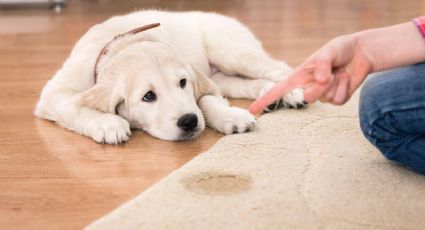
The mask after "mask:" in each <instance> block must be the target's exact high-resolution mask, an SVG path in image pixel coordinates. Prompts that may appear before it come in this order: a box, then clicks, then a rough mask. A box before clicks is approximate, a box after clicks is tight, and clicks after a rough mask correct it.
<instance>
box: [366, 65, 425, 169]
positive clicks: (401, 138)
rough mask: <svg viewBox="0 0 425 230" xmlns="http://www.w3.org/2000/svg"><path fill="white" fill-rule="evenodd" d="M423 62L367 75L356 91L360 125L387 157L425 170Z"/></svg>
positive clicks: (424, 75)
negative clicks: (358, 98) (358, 102)
mask: <svg viewBox="0 0 425 230" xmlns="http://www.w3.org/2000/svg"><path fill="white" fill-rule="evenodd" d="M424 87H425V64H418V65H413V66H409V67H403V68H399V69H395V70H391V71H387V72H382V73H378V74H374V75H372V76H369V77H368V79H367V80H366V82H365V83H364V84H363V86H362V89H361V93H360V104H359V118H360V127H361V130H362V132H363V134H364V135H365V137H366V138H367V139H368V140H369V141H370V142H371V143H372V144H373V145H374V146H376V147H377V148H378V149H379V150H380V151H381V153H382V154H383V155H384V156H385V157H386V158H388V159H389V160H392V161H396V162H398V163H401V164H403V165H405V166H408V167H409V168H412V169H414V170H415V171H419V172H421V173H425V152H424V149H425V93H423V88H424Z"/></svg>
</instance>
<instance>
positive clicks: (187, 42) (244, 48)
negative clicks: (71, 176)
mask: <svg viewBox="0 0 425 230" xmlns="http://www.w3.org/2000/svg"><path fill="white" fill-rule="evenodd" d="M155 22H159V23H161V25H160V26H159V27H157V28H153V29H150V30H147V31H144V32H141V33H138V34H135V35H128V36H126V37H124V38H122V39H120V41H116V42H115V43H114V44H112V45H111V46H112V47H111V50H110V51H109V52H108V54H107V55H105V56H104V57H103V59H102V60H101V62H100V63H99V68H98V70H99V76H98V78H97V83H95V82H94V76H93V71H94V65H95V61H96V58H97V56H98V55H99V52H100V51H101V49H102V48H103V47H104V46H105V44H107V43H108V42H109V41H111V40H112V39H113V37H114V36H116V35H117V34H121V33H124V32H126V31H130V30H132V29H134V28H137V27H141V26H144V25H147V24H151V23H155ZM290 72H291V68H290V67H288V66H287V65H286V64H285V63H283V62H279V61H276V60H273V59H272V58H270V57H269V56H268V55H267V53H266V52H265V51H264V50H263V48H262V46H261V43H260V42H259V41H258V40H257V39H256V38H255V36H254V35H253V34H252V33H251V32H250V31H249V30H248V29H247V28H245V27H244V26H243V25H242V24H241V23H239V22H238V21H236V20H234V19H232V18H229V17H226V16H222V15H218V14H214V13H201V12H186V13H171V12H163V11H141V12H136V13H132V14H128V15H124V16H117V17H113V18H111V19H109V20H107V21H105V22H104V23H102V24H99V25H96V26H93V27H92V28H91V29H90V30H89V31H88V32H87V33H86V34H85V35H84V36H83V37H82V38H81V39H80V40H79V41H78V43H77V44H76V45H75V47H74V49H73V51H72V53H71V55H70V57H69V58H68V59H67V60H66V62H65V63H64V64H63V66H62V68H61V69H60V70H59V71H58V72H57V73H56V74H55V76H54V77H53V79H51V80H50V81H49V82H48V83H47V84H46V86H45V87H44V89H43V92H42V94H41V98H40V101H39V102H38V104H37V107H36V110H35V114H36V115H37V116H39V117H42V118H45V119H49V120H52V121H56V122H57V123H59V124H60V125H61V126H63V127H65V128H67V129H70V130H73V131H75V132H77V133H80V134H83V135H85V136H88V137H91V138H92V139H94V140H95V141H97V142H102V143H111V144H112V143H113V144H116V143H120V142H124V141H127V140H128V139H129V137H130V128H133V129H143V130H145V131H146V132H148V133H149V134H151V135H153V136H155V137H157V138H160V139H165V140H186V139H191V138H194V137H196V136H198V135H199V133H201V132H202V130H203V129H204V128H205V123H206V124H207V125H208V126H210V127H211V128H213V129H215V130H217V131H219V132H222V133H225V134H232V133H242V132H246V131H249V130H250V129H252V128H253V127H254V125H255V117H254V116H252V115H251V114H250V113H249V112H248V111H246V110H244V109H241V108H236V107H230V106H229V105H228V103H227V101H226V100H225V99H224V98H223V97H222V95H223V96H225V97H232V98H247V99H256V98H257V97H259V96H260V95H262V94H263V93H265V92H266V91H267V90H268V89H270V88H271V87H272V86H273V85H274V84H275V83H276V82H278V81H280V80H281V79H282V78H283V77H285V76H287V75H288V74H289V73H290ZM183 79H185V80H183ZM184 81H186V84H185V85H184V84H183V83H184ZM149 91H151V92H153V93H155V94H156V100H154V101H152V102H147V101H144V100H145V99H146V97H145V96H146V94H147V92H149ZM143 98H145V99H143ZM283 104H284V105H287V106H291V107H297V108H298V107H300V106H303V105H304V103H303V94H302V91H301V90H299V89H297V90H295V91H293V92H291V93H290V94H288V95H286V96H285V97H284V98H283ZM187 114H191V118H190V119H189V121H187V119H186V118H187V117H186V118H184V119H182V118H183V116H184V115H187ZM195 115H196V116H195ZM195 117H196V118H195ZM182 121H183V122H182ZM182 124H183V127H184V128H183V129H182ZM185 125H186V126H190V127H185Z"/></svg>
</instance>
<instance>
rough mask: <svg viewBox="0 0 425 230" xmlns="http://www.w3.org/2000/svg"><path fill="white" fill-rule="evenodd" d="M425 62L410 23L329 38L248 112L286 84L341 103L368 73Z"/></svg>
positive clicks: (309, 97) (423, 45)
mask: <svg viewBox="0 0 425 230" xmlns="http://www.w3.org/2000/svg"><path fill="white" fill-rule="evenodd" d="M422 61H425V41H424V38H423V37H422V36H421V33H420V31H419V30H418V28H417V27H416V26H415V24H414V23H412V22H407V23H403V24H399V25H395V26H389V27H384V28H377V29H370V30H365V31H361V32H357V33H354V34H350V35H344V36H340V37H337V38H334V39H332V40H330V41H329V42H328V43H326V44H325V45H324V46H323V47H321V48H320V49H319V50H317V51H316V52H315V53H313V54H312V55H311V56H310V57H309V58H307V60H306V61H304V62H303V63H302V64H301V65H300V66H299V67H297V69H296V70H295V71H294V74H293V75H291V76H289V77H288V78H287V79H285V80H283V81H282V82H280V83H278V84H277V85H276V87H275V88H274V89H272V90H270V92H269V93H267V94H265V96H264V97H262V98H259V99H258V100H257V101H256V102H255V103H254V104H253V105H252V106H251V112H254V113H255V112H258V111H260V110H259V105H261V106H263V105H264V103H263V102H264V101H272V99H274V98H277V97H279V96H282V94H285V93H286V92H287V91H289V89H288V87H302V88H304V98H305V100H306V101H307V102H309V103H312V102H315V101H316V100H321V101H325V102H330V103H332V104H337V105H340V104H344V103H345V102H347V101H348V99H349V98H350V97H351V95H352V94H353V92H354V91H355V90H356V89H357V88H358V87H359V86H360V85H361V83H362V82H363V81H364V79H365V78H366V76H367V75H368V74H369V73H372V72H377V71H382V70H386V69H390V68H395V67H399V66H403V65H408V64H414V63H418V62H422Z"/></svg>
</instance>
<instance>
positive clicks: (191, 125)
mask: <svg viewBox="0 0 425 230" xmlns="http://www.w3.org/2000/svg"><path fill="white" fill-rule="evenodd" d="M177 126H178V127H179V128H181V129H182V130H184V131H193V130H194V129H195V128H196V127H197V126H198V117H197V116H196V114H193V113H188V114H185V115H183V116H181V117H180V118H179V120H178V121H177Z"/></svg>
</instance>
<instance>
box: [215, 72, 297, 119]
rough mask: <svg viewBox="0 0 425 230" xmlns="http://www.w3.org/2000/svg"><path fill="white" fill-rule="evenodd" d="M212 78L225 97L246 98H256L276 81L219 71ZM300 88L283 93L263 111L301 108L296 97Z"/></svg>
mask: <svg viewBox="0 0 425 230" xmlns="http://www.w3.org/2000/svg"><path fill="white" fill-rule="evenodd" d="M211 80H213V81H214V82H215V83H216V84H217V85H218V87H219V88H220V91H221V93H222V94H223V95H224V96H225V97H230V98H246V99H257V98H258V97H260V96H262V95H264V94H265V93H266V92H267V91H269V90H270V89H271V88H272V87H273V86H274V85H275V84H276V83H275V82H273V81H271V80H267V79H248V78H244V77H239V76H228V75H225V74H223V73H221V72H217V73H215V74H214V75H213V76H212V77H211ZM302 96H303V95H302V91H301V90H293V91H292V92H290V93H288V94H287V95H285V96H284V97H283V98H282V99H281V100H278V101H276V102H275V103H273V104H272V105H270V106H269V107H268V108H267V109H266V110H265V112H270V111H272V110H276V109H278V108H280V107H288V108H297V109H298V108H302V107H304V106H305V104H304V103H299V102H298V99H299V98H300V97H301V98H302Z"/></svg>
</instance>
